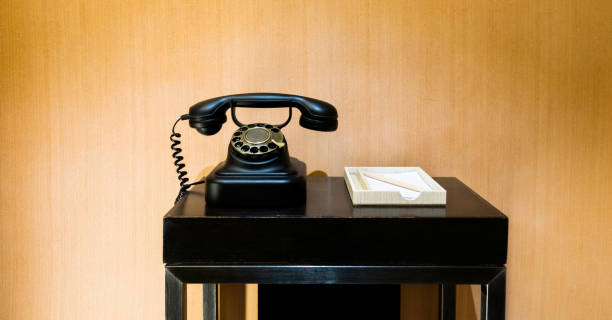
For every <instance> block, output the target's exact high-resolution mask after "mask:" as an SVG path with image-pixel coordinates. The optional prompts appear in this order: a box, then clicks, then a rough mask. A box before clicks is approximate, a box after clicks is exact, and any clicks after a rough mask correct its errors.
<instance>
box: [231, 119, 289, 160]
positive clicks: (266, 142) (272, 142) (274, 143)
mask: <svg viewBox="0 0 612 320" xmlns="http://www.w3.org/2000/svg"><path fill="white" fill-rule="evenodd" d="M231 144H232V147H233V148H234V150H236V151H238V152H239V153H241V154H244V155H263V154H267V153H270V152H272V151H274V150H276V149H280V148H284V147H285V137H283V133H282V132H281V131H280V129H279V128H278V127H275V126H273V125H269V124H265V123H253V124H249V125H247V126H243V127H240V128H239V129H238V130H236V131H235V132H234V134H233V136H232V142H231Z"/></svg>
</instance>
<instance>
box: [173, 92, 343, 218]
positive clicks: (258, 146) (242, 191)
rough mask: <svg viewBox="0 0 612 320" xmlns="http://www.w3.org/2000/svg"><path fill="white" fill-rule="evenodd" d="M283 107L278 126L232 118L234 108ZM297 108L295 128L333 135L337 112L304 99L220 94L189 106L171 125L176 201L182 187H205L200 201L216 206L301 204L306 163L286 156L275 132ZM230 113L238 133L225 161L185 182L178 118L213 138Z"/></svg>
mask: <svg viewBox="0 0 612 320" xmlns="http://www.w3.org/2000/svg"><path fill="white" fill-rule="evenodd" d="M238 107H241V108H289V118H288V119H287V121H285V122H284V123H282V124H279V125H271V124H266V123H252V124H248V125H245V124H243V123H241V122H240V121H238V119H237V118H236V113H235V108H238ZM292 108H297V109H298V110H300V113H301V117H300V125H301V126H302V127H304V128H306V129H310V130H317V131H335V130H336V129H337V128H338V112H337V111H336V108H334V106H332V105H331V104H329V103H327V102H325V101H321V100H317V99H312V98H307V97H301V96H294V95H288V94H278V93H246V94H237V95H230V96H223V97H218V98H213V99H208V100H205V101H201V102H198V103H196V104H194V105H193V106H191V108H189V114H185V115H182V116H181V117H180V118H179V119H178V120H177V121H176V122H175V123H174V126H173V127H172V135H171V136H170V140H171V141H172V150H174V153H173V154H172V156H173V157H174V158H175V161H174V164H175V165H176V166H177V170H176V171H177V173H178V174H179V180H180V186H181V188H180V191H179V195H178V197H177V199H176V201H177V202H178V201H179V200H180V199H181V198H182V197H183V195H184V194H185V192H186V191H187V189H188V188H189V187H190V186H192V185H195V184H200V183H204V182H205V183H206V203H207V205H210V206H219V207H287V206H298V205H301V204H303V203H304V202H305V201H306V180H305V174H306V165H305V164H304V163H303V162H301V161H299V160H297V159H295V158H291V157H289V152H288V146H287V140H286V139H285V136H284V135H283V133H282V132H281V130H280V129H282V128H283V127H284V126H286V125H287V124H288V123H289V121H290V120H291V110H292ZM227 109H231V115H232V120H233V121H234V123H235V124H236V125H237V126H238V129H237V130H236V131H235V132H234V133H233V134H232V138H231V140H230V143H229V147H228V152H227V158H226V160H225V161H224V162H221V163H220V164H219V165H217V167H216V168H215V169H214V170H213V171H212V172H211V173H210V174H209V175H208V176H207V177H206V178H205V180H202V181H198V182H195V183H191V184H190V183H188V181H189V180H188V178H186V177H185V175H187V172H186V171H184V170H183V168H184V167H185V165H184V164H183V163H182V162H181V161H182V160H183V157H182V156H180V155H179V153H180V152H181V151H182V150H181V149H180V148H178V147H177V146H178V144H180V141H179V140H178V139H177V138H179V137H180V134H179V133H176V132H175V131H174V130H175V127H176V124H177V123H178V122H179V121H180V120H187V119H188V120H189V126H191V127H192V128H195V129H196V130H197V131H198V132H199V133H201V134H203V135H208V136H210V135H213V134H216V133H217V132H219V130H221V126H222V125H223V123H225V122H226V121H227V116H226V112H227Z"/></svg>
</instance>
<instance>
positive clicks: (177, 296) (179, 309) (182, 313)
mask: <svg viewBox="0 0 612 320" xmlns="http://www.w3.org/2000/svg"><path fill="white" fill-rule="evenodd" d="M186 318H187V284H186V283H184V282H182V281H181V280H179V279H178V278H177V277H175V276H174V275H173V274H172V272H170V271H168V269H166V320H184V319H186Z"/></svg>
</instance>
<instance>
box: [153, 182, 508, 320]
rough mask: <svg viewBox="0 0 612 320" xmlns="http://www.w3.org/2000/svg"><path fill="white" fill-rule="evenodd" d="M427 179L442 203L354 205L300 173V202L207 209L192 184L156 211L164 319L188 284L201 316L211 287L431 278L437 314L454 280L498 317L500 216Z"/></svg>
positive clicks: (212, 313)
mask: <svg viewBox="0 0 612 320" xmlns="http://www.w3.org/2000/svg"><path fill="white" fill-rule="evenodd" d="M435 180H436V181H437V182H438V183H439V184H440V185H441V186H442V187H443V188H444V189H446V190H447V205H446V207H380V206H376V207H374V206H372V207H353V206H352V203H351V200H350V197H349V195H348V192H347V190H346V186H345V184H344V180H343V179H342V178H338V177H331V178H320V177H318V178H315V177H309V178H308V180H307V192H308V196H307V198H308V200H307V203H306V205H305V206H303V207H300V208H289V209H274V208H271V209H256V210H254V209H221V208H211V207H207V206H206V204H205V200H204V186H203V185H199V186H196V187H194V188H192V190H191V191H190V192H189V193H188V194H187V195H186V196H185V197H184V198H183V199H182V200H181V201H180V202H179V203H177V204H176V205H175V206H174V207H173V208H172V209H171V210H170V211H169V212H168V213H167V214H166V216H165V217H164V243H163V248H164V253H163V259H164V262H165V263H166V267H165V269H166V276H165V277H166V319H183V317H184V315H185V286H186V284H187V283H202V284H203V285H204V319H205V320H211V319H216V317H217V309H216V306H217V303H216V300H217V284H218V283H259V284H399V283H437V284H439V285H440V318H441V319H454V317H455V285H456V284H481V285H482V300H481V301H482V313H481V314H482V319H487V320H493V319H504V317H505V316H504V314H505V290H506V268H505V266H504V264H505V263H506V255H507V244H508V218H507V217H506V216H505V215H504V214H503V213H501V212H500V211H499V210H497V209H496V208H494V207H493V206H492V205H491V204H489V203H488V202H487V201H485V200H484V199H482V198H481V197H480V196H478V195H477V194H476V193H475V192H474V191H472V190H471V189H470V188H468V187H467V186H466V185H464V184H463V183H462V182H461V181H459V180H458V179H456V178H435ZM271 196H272V197H273V195H271ZM237 201H239V196H237ZM246 205H248V204H246Z"/></svg>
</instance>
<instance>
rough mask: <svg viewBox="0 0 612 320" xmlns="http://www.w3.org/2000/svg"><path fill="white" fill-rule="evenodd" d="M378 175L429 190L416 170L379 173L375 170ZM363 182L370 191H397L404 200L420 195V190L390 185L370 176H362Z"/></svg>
mask: <svg viewBox="0 0 612 320" xmlns="http://www.w3.org/2000/svg"><path fill="white" fill-rule="evenodd" d="M377 174H378V175H381V176H384V177H387V178H391V179H395V180H398V181H401V182H405V183H408V184H411V185H414V186H417V187H419V188H421V189H422V190H424V191H431V188H430V187H429V185H427V183H425V181H423V179H421V176H420V175H419V173H418V172H414V171H413V172H398V173H380V172H377ZM363 179H364V181H365V183H366V184H367V187H368V190H370V191H398V192H399V193H400V195H401V196H402V197H403V198H404V199H406V200H413V199H416V198H418V197H419V195H421V193H420V192H417V191H412V190H409V189H406V188H402V187H399V186H396V185H392V184H390V183H386V182H383V181H379V180H376V179H373V178H370V177H366V176H364V177H363Z"/></svg>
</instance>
